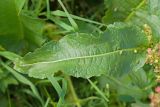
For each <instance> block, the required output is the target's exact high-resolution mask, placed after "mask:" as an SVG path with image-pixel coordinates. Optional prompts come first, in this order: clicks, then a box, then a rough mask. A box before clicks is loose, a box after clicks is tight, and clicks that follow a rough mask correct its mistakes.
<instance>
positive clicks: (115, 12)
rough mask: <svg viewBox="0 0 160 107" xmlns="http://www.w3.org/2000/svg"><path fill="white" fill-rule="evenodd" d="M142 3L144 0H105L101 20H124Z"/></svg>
mask: <svg viewBox="0 0 160 107" xmlns="http://www.w3.org/2000/svg"><path fill="white" fill-rule="evenodd" d="M144 3H145V0H105V6H106V8H107V11H106V13H105V16H104V17H103V22H104V23H106V24H108V23H113V22H115V21H124V20H126V19H127V17H130V15H131V14H133V12H134V11H135V10H136V9H138V8H140V7H141V6H143V4H144Z"/></svg>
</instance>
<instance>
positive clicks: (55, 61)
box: [20, 48, 142, 67]
mask: <svg viewBox="0 0 160 107" xmlns="http://www.w3.org/2000/svg"><path fill="white" fill-rule="evenodd" d="M140 49H142V48H129V49H121V50H116V51H112V52H108V53H104V54H96V55H90V56H82V57H73V58H67V59H61V60H54V61H47V62H36V63H32V64H22V65H20V66H23V67H25V66H32V65H37V64H50V63H58V62H63V61H68V60H76V59H85V58H94V57H102V56H105V55H110V54H115V53H120V52H122V54H123V52H124V51H133V53H134V50H140ZM135 54H137V53H135ZM120 55H121V54H120Z"/></svg>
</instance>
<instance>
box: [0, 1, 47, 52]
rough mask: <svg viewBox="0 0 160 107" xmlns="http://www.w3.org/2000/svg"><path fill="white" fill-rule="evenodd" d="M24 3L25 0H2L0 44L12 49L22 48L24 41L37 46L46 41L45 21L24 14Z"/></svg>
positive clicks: (0, 4) (0, 8)
mask: <svg viewBox="0 0 160 107" xmlns="http://www.w3.org/2000/svg"><path fill="white" fill-rule="evenodd" d="M24 3H25V0H1V1H0V13H1V15H0V26H1V27H0V45H2V46H3V47H4V48H6V49H9V50H12V51H13V50H14V51H16V50H18V49H20V48H22V46H23V45H22V44H26V42H24V41H27V43H28V42H29V43H30V44H31V43H32V44H33V45H36V46H40V44H42V43H43V42H44V39H43V38H42V28H43V25H44V23H43V21H42V20H39V19H37V18H33V17H29V16H27V14H23V12H21V10H22V7H23V5H24ZM37 38H38V39H37ZM24 39H25V40H24ZM31 40H32V41H31Z"/></svg>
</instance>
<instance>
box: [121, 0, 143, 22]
mask: <svg viewBox="0 0 160 107" xmlns="http://www.w3.org/2000/svg"><path fill="white" fill-rule="evenodd" d="M145 3H146V0H143V1H141V2H140V3H139V4H138V6H137V7H136V8H135V10H138V9H139V8H141V7H142V6H143V5H144V4H145ZM135 10H134V11H132V12H131V13H130V14H129V15H128V16H127V18H126V19H125V20H124V21H125V22H127V21H129V20H130V19H131V17H132V16H133V15H134V14H135Z"/></svg>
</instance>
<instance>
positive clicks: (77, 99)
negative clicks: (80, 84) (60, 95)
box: [66, 76, 81, 107]
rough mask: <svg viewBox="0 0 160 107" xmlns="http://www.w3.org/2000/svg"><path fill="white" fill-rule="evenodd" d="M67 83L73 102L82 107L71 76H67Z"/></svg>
mask: <svg viewBox="0 0 160 107" xmlns="http://www.w3.org/2000/svg"><path fill="white" fill-rule="evenodd" d="M66 79H67V82H68V88H69V89H70V92H71V95H72V98H73V101H74V102H75V103H76V105H77V107H81V104H80V101H79V98H78V96H77V94H76V92H75V90H74V87H73V84H72V80H71V78H70V77H69V76H66Z"/></svg>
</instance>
